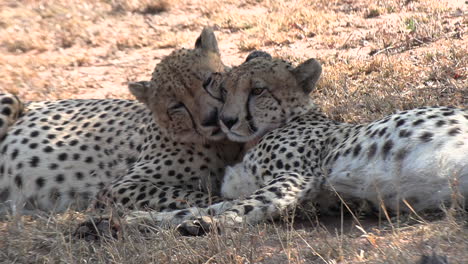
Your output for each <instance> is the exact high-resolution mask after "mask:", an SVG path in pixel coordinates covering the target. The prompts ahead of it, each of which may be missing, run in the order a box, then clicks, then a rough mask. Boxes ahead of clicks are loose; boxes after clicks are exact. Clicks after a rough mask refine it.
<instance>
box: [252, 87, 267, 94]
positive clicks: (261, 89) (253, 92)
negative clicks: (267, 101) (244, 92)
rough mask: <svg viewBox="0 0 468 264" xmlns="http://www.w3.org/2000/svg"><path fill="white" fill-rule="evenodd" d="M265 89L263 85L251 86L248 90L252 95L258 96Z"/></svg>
mask: <svg viewBox="0 0 468 264" xmlns="http://www.w3.org/2000/svg"><path fill="white" fill-rule="evenodd" d="M266 90H267V89H266V88H265V87H262V88H253V89H252V91H251V92H250V93H251V94H252V95H255V96H259V95H261V94H263V93H264V92H265V91H266Z"/></svg>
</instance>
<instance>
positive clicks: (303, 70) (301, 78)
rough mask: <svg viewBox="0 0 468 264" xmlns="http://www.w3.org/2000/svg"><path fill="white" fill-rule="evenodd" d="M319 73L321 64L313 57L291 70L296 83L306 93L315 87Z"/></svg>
mask: <svg viewBox="0 0 468 264" xmlns="http://www.w3.org/2000/svg"><path fill="white" fill-rule="evenodd" d="M321 73H322V66H321V65H320V63H319V62H318V61H316V60H315V59H308V60H306V61H305V62H303V63H302V64H300V65H299V66H297V67H296V68H295V69H294V70H292V74H293V75H294V77H296V81H297V83H298V84H299V86H300V87H301V88H302V90H303V91H304V93H306V94H309V93H310V92H312V90H313V89H314V88H315V84H317V81H318V80H319V78H320V74H321Z"/></svg>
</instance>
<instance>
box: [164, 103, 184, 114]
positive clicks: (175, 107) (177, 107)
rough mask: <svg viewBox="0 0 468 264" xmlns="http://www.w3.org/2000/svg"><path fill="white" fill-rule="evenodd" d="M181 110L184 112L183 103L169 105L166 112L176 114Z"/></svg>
mask: <svg viewBox="0 0 468 264" xmlns="http://www.w3.org/2000/svg"><path fill="white" fill-rule="evenodd" d="M182 110H185V105H184V104H183V103H176V104H173V105H171V106H170V107H169V108H168V109H167V111H168V112H169V113H170V114H172V113H177V112H180V111H182Z"/></svg>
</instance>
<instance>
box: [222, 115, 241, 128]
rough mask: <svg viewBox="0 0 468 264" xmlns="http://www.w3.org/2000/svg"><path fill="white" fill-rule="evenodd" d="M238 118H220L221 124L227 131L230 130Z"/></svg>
mask: <svg viewBox="0 0 468 264" xmlns="http://www.w3.org/2000/svg"><path fill="white" fill-rule="evenodd" d="M238 121H239V118H237V117H224V116H223V117H222V118H221V122H223V124H224V125H225V126H226V127H227V129H231V128H232V127H233V126H234V125H235V124H236V123H237V122H238Z"/></svg>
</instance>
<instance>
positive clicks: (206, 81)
mask: <svg viewBox="0 0 468 264" xmlns="http://www.w3.org/2000/svg"><path fill="white" fill-rule="evenodd" d="M212 81H213V78H212V77H211V75H210V76H209V77H208V78H207V79H206V80H205V81H204V82H203V88H204V89H205V90H206V89H208V85H210V84H211V82H212Z"/></svg>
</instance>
